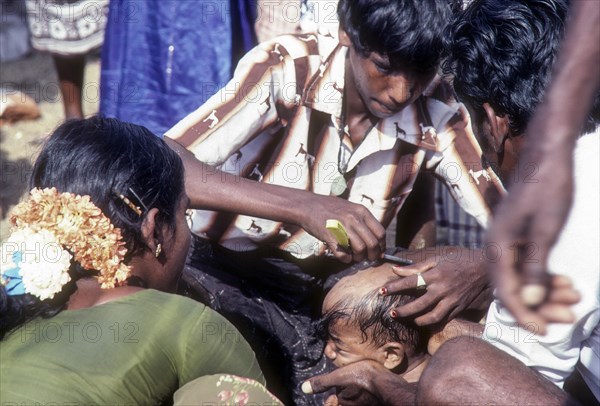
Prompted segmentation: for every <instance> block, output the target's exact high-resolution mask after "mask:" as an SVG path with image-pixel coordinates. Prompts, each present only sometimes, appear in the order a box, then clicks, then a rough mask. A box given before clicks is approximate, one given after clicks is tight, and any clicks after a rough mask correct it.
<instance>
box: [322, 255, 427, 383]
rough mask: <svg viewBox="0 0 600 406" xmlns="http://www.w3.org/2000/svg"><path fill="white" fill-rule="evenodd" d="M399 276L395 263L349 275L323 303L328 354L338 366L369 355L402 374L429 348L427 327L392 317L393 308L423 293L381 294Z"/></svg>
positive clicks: (339, 282) (369, 357) (363, 358)
mask: <svg viewBox="0 0 600 406" xmlns="http://www.w3.org/2000/svg"><path fill="white" fill-rule="evenodd" d="M395 278H398V276H396V275H395V274H394V273H393V272H392V268H391V264H383V265H380V266H376V267H369V268H366V269H363V270H360V271H358V272H356V273H354V274H351V275H349V276H345V277H343V278H342V279H340V280H339V281H338V282H337V283H336V284H335V285H334V286H333V288H332V289H331V290H330V291H329V293H328V294H327V296H326V297H325V300H324V302H323V308H322V324H323V330H324V332H325V333H326V334H327V336H328V337H327V345H326V347H325V355H326V356H327V357H328V358H329V359H331V360H332V361H333V363H334V365H335V366H337V367H341V366H344V365H347V364H351V363H353V362H357V361H362V360H367V359H369V360H374V361H377V362H378V363H380V364H382V365H383V366H384V367H386V368H387V369H389V370H392V371H394V372H397V373H402V372H403V371H405V370H406V367H407V366H408V365H409V363H410V360H411V359H414V358H415V357H419V356H421V355H422V354H424V353H425V352H426V351H427V338H428V335H427V332H426V331H425V330H422V329H420V328H419V327H418V326H416V325H415V324H414V323H412V322H411V321H410V320H395V319H392V318H391V317H390V315H389V313H390V310H391V309H392V308H393V307H397V306H400V305H403V304H406V303H408V302H411V301H412V300H414V299H415V298H416V297H418V295H417V294H416V293H413V294H402V295H394V294H388V295H385V296H381V295H379V289H380V288H381V286H383V285H385V283H386V282H388V281H389V280H391V279H395Z"/></svg>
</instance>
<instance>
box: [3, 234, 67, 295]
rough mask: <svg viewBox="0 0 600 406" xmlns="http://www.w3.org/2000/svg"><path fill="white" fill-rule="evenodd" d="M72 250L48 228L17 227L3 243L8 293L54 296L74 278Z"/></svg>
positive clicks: (5, 281)
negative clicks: (66, 248) (70, 272)
mask: <svg viewBox="0 0 600 406" xmlns="http://www.w3.org/2000/svg"><path fill="white" fill-rule="evenodd" d="M71 258H72V256H71V254H70V253H69V252H68V251H66V250H64V249H63V248H62V246H61V245H60V244H59V242H58V240H57V238H56V236H55V235H54V234H53V233H52V232H50V231H48V230H39V231H37V232H35V231H33V230H31V229H30V228H23V229H19V230H16V231H15V232H13V233H12V234H11V236H10V237H9V238H8V240H6V242H5V243H4V244H3V246H2V258H1V259H0V261H1V262H0V267H1V268H2V269H1V271H0V272H1V273H2V279H3V282H4V283H5V285H6V286H5V289H6V290H7V292H8V294H11V295H17V294H24V293H29V294H32V295H34V296H37V297H39V298H40V300H44V299H52V298H53V297H54V295H55V294H57V293H58V292H60V291H61V290H62V288H63V286H64V285H65V284H66V283H67V282H69V281H70V280H71V277H70V276H69V267H70V266H71Z"/></svg>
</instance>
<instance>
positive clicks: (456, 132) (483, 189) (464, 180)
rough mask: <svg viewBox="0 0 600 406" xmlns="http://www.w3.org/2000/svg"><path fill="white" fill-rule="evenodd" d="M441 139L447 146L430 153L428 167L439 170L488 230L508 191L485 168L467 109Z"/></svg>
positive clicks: (463, 205) (456, 197) (447, 126)
mask: <svg viewBox="0 0 600 406" xmlns="http://www.w3.org/2000/svg"><path fill="white" fill-rule="evenodd" d="M439 137H440V139H442V140H446V143H445V145H444V144H441V147H440V149H439V150H438V151H435V152H434V151H428V156H427V157H426V159H425V165H426V168H427V169H433V170H434V171H435V174H436V176H437V177H438V178H439V179H440V180H441V181H442V183H444V184H445V185H446V186H447V187H448V190H449V192H450V194H451V195H452V197H453V198H454V200H456V202H457V203H458V204H459V205H460V206H461V208H462V209H463V210H464V211H465V212H466V213H468V214H470V215H471V216H473V217H474V218H475V219H476V220H477V222H478V223H479V224H480V225H481V226H483V227H487V225H488V222H489V219H490V217H491V213H492V208H493V207H494V206H495V205H496V204H497V203H498V202H499V201H500V200H501V198H502V196H503V195H504V194H505V193H506V192H505V189H504V187H503V186H502V182H501V180H500V178H499V177H498V176H497V175H496V173H495V172H494V171H493V170H492V168H491V167H487V168H484V167H483V163H482V151H481V148H480V146H479V143H478V142H477V140H476V139H475V136H474V135H473V132H472V130H471V126H470V123H469V115H468V113H467V111H466V109H465V108H464V106H462V105H460V108H459V109H458V111H457V112H456V114H454V115H453V116H452V117H451V118H450V119H449V120H448V122H447V123H446V124H445V125H444V126H443V130H442V133H441V134H439Z"/></svg>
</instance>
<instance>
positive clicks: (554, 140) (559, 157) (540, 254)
mask: <svg viewBox="0 0 600 406" xmlns="http://www.w3.org/2000/svg"><path fill="white" fill-rule="evenodd" d="M598 38H600V3H599V2H597V1H587V0H581V1H574V2H573V4H572V15H571V20H570V21H569V23H568V25H567V31H566V34H565V39H564V41H563V44H562V48H561V50H560V53H559V56H558V60H557V63H556V65H555V69H554V74H553V78H552V83H551V85H550V87H549V89H548V92H547V94H546V99H545V101H544V103H543V104H542V105H541V106H540V107H539V108H538V109H537V111H536V114H535V116H534V117H533V119H532V121H531V122H530V124H529V127H528V129H527V141H526V144H525V149H524V153H523V155H522V157H521V160H520V168H525V169H527V166H529V168H531V165H535V166H534V168H535V169H536V171H537V173H536V176H535V177H536V179H535V180H534V181H533V182H530V183H525V182H519V183H517V184H515V185H513V187H512V188H511V189H510V194H509V196H508V197H507V198H506V199H505V200H504V201H503V202H502V204H501V205H500V206H499V208H498V210H497V215H496V218H495V221H494V223H493V225H492V227H491V228H490V230H489V232H488V236H487V240H488V242H489V243H490V244H494V245H497V246H498V247H499V248H501V250H502V255H501V256H500V257H499V259H498V261H497V262H494V263H489V269H490V271H491V272H492V275H493V276H494V278H495V282H496V286H497V289H498V295H499V297H500V300H502V302H503V303H504V305H505V306H506V307H507V308H508V309H509V310H510V311H511V312H512V313H513V315H514V316H515V318H516V319H517V321H518V322H519V323H520V324H521V325H524V326H527V325H529V326H537V327H538V333H540V334H543V333H544V331H545V326H546V323H547V322H549V321H554V322H569V321H571V320H572V315H571V314H569V313H570V312H569V310H568V308H569V307H568V306H567V305H565V307H564V309H562V310H563V311H560V312H553V314H554V315H557V314H560V315H561V317H557V316H551V317H548V316H545V315H543V314H541V313H540V311H534V310H532V309H530V308H529V307H528V306H532V305H539V304H540V303H542V302H543V301H544V300H546V299H547V298H549V297H550V296H551V295H549V294H548V292H547V291H548V290H551V288H550V287H549V283H550V278H549V276H548V273H547V260H548V255H549V252H550V249H551V248H552V246H553V245H554V243H555V242H556V240H557V238H558V236H559V234H560V232H561V229H562V227H563V226H564V224H565V221H566V218H567V215H568V213H569V209H570V207H571V203H572V198H573V197H572V195H573V149H574V146H575V142H576V140H577V137H578V135H579V133H580V131H581V128H582V125H583V123H584V121H585V118H586V116H587V115H588V113H589V108H590V106H591V105H592V101H593V99H594V97H595V95H596V94H597V92H598V90H599V89H600V72H599V66H600V42H599V41H598ZM528 172H531V170H530V169H529V170H524V171H522V172H521V173H528ZM515 243H516V244H517V247H515V246H514V244H515ZM515 248H521V249H525V250H532V251H529V252H535V254H536V255H535V257H534V258H533V260H531V259H532V258H530V255H517V252H518V250H516V249H515ZM526 254H527V253H526ZM542 307H543V306H542ZM542 307H538V309H541V308H542Z"/></svg>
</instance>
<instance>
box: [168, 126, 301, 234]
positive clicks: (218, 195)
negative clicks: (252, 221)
mask: <svg viewBox="0 0 600 406" xmlns="http://www.w3.org/2000/svg"><path fill="white" fill-rule="evenodd" d="M164 140H165V142H166V143H167V145H168V146H169V147H170V148H171V149H173V150H174V151H175V152H177V154H178V155H179V156H180V157H181V159H182V161H183V164H184V167H185V171H186V176H185V179H186V183H185V187H186V192H187V194H188V197H189V198H190V200H191V206H192V208H195V209H204V210H220V211H228V212H231V213H240V214H245V215H249V216H257V217H263V218H268V219H270V220H275V221H282V222H289V223H293V224H298V223H299V221H298V217H297V212H296V211H295V210H294V207H295V206H297V205H301V204H302V203H303V199H304V198H306V199H308V198H309V197H310V196H311V195H312V193H310V192H306V191H304V190H296V189H290V188H286V187H282V186H277V185H270V184H267V183H258V182H254V181H252V180H248V179H244V178H242V177H240V176H236V175H232V174H229V173H225V172H222V171H219V170H218V169H215V168H213V167H211V166H209V165H207V164H205V163H202V162H200V161H198V160H197V159H196V158H195V156H194V155H193V154H192V153H191V152H190V151H188V150H187V149H185V148H184V147H183V146H181V145H180V144H179V143H177V142H176V141H174V140H172V139H170V138H168V137H165V138H164ZM242 196H243V198H240V197H242ZM291 203H293V204H291Z"/></svg>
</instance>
